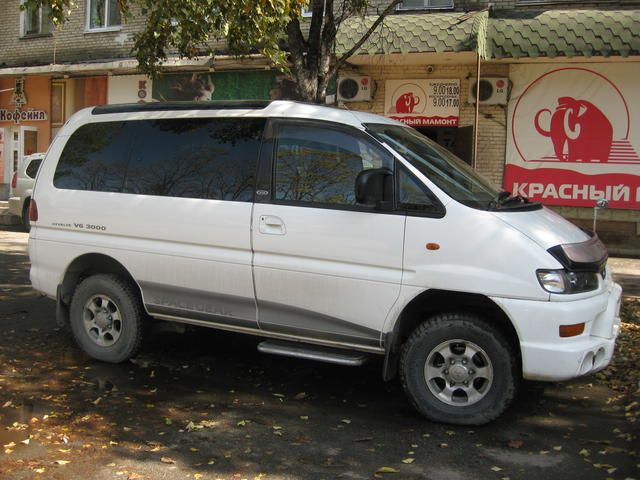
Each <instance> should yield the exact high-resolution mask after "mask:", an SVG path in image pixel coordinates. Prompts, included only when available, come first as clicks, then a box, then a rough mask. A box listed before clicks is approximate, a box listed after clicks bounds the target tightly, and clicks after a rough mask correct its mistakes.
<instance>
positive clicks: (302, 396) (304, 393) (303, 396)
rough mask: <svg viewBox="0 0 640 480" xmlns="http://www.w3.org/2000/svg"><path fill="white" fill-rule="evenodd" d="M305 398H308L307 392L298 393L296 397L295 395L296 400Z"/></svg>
mask: <svg viewBox="0 0 640 480" xmlns="http://www.w3.org/2000/svg"><path fill="white" fill-rule="evenodd" d="M305 398H307V394H306V392H300V393H297V394H296V395H295V397H293V399H294V400H304V399H305Z"/></svg>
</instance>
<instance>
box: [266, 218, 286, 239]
mask: <svg viewBox="0 0 640 480" xmlns="http://www.w3.org/2000/svg"><path fill="white" fill-rule="evenodd" d="M260 233H264V234H267V235H284V234H286V233H287V229H286V228H285V226H284V222H283V221H282V219H281V218H280V217H275V216H273V215H261V216H260Z"/></svg>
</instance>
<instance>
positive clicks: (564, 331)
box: [560, 323, 584, 337]
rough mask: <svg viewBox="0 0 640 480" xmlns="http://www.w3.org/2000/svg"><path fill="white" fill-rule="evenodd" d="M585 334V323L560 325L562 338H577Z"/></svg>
mask: <svg viewBox="0 0 640 480" xmlns="http://www.w3.org/2000/svg"><path fill="white" fill-rule="evenodd" d="M582 332H584V323H576V324H575V325H560V336H561V337H575V336H577V335H580V334H581V333H582Z"/></svg>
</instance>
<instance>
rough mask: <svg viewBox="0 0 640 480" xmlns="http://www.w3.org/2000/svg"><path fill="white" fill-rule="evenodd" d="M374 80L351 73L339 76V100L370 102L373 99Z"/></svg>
mask: <svg viewBox="0 0 640 480" xmlns="http://www.w3.org/2000/svg"><path fill="white" fill-rule="evenodd" d="M372 89H373V82H372V81H371V77H365V76H362V75H349V76H346V77H340V78H338V88H337V93H338V101H339V102H368V101H369V100H371V91H372Z"/></svg>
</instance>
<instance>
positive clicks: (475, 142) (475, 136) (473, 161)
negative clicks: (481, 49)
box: [471, 53, 480, 168]
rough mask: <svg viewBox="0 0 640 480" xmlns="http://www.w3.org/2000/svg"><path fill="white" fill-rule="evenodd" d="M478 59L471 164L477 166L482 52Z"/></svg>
mask: <svg viewBox="0 0 640 480" xmlns="http://www.w3.org/2000/svg"><path fill="white" fill-rule="evenodd" d="M477 55H478V61H477V67H476V114H475V119H474V122H473V158H472V159H471V166H472V167H473V168H476V164H477V159H478V135H479V132H478V124H479V123H480V122H479V120H480V54H479V53H478V54H477Z"/></svg>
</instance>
